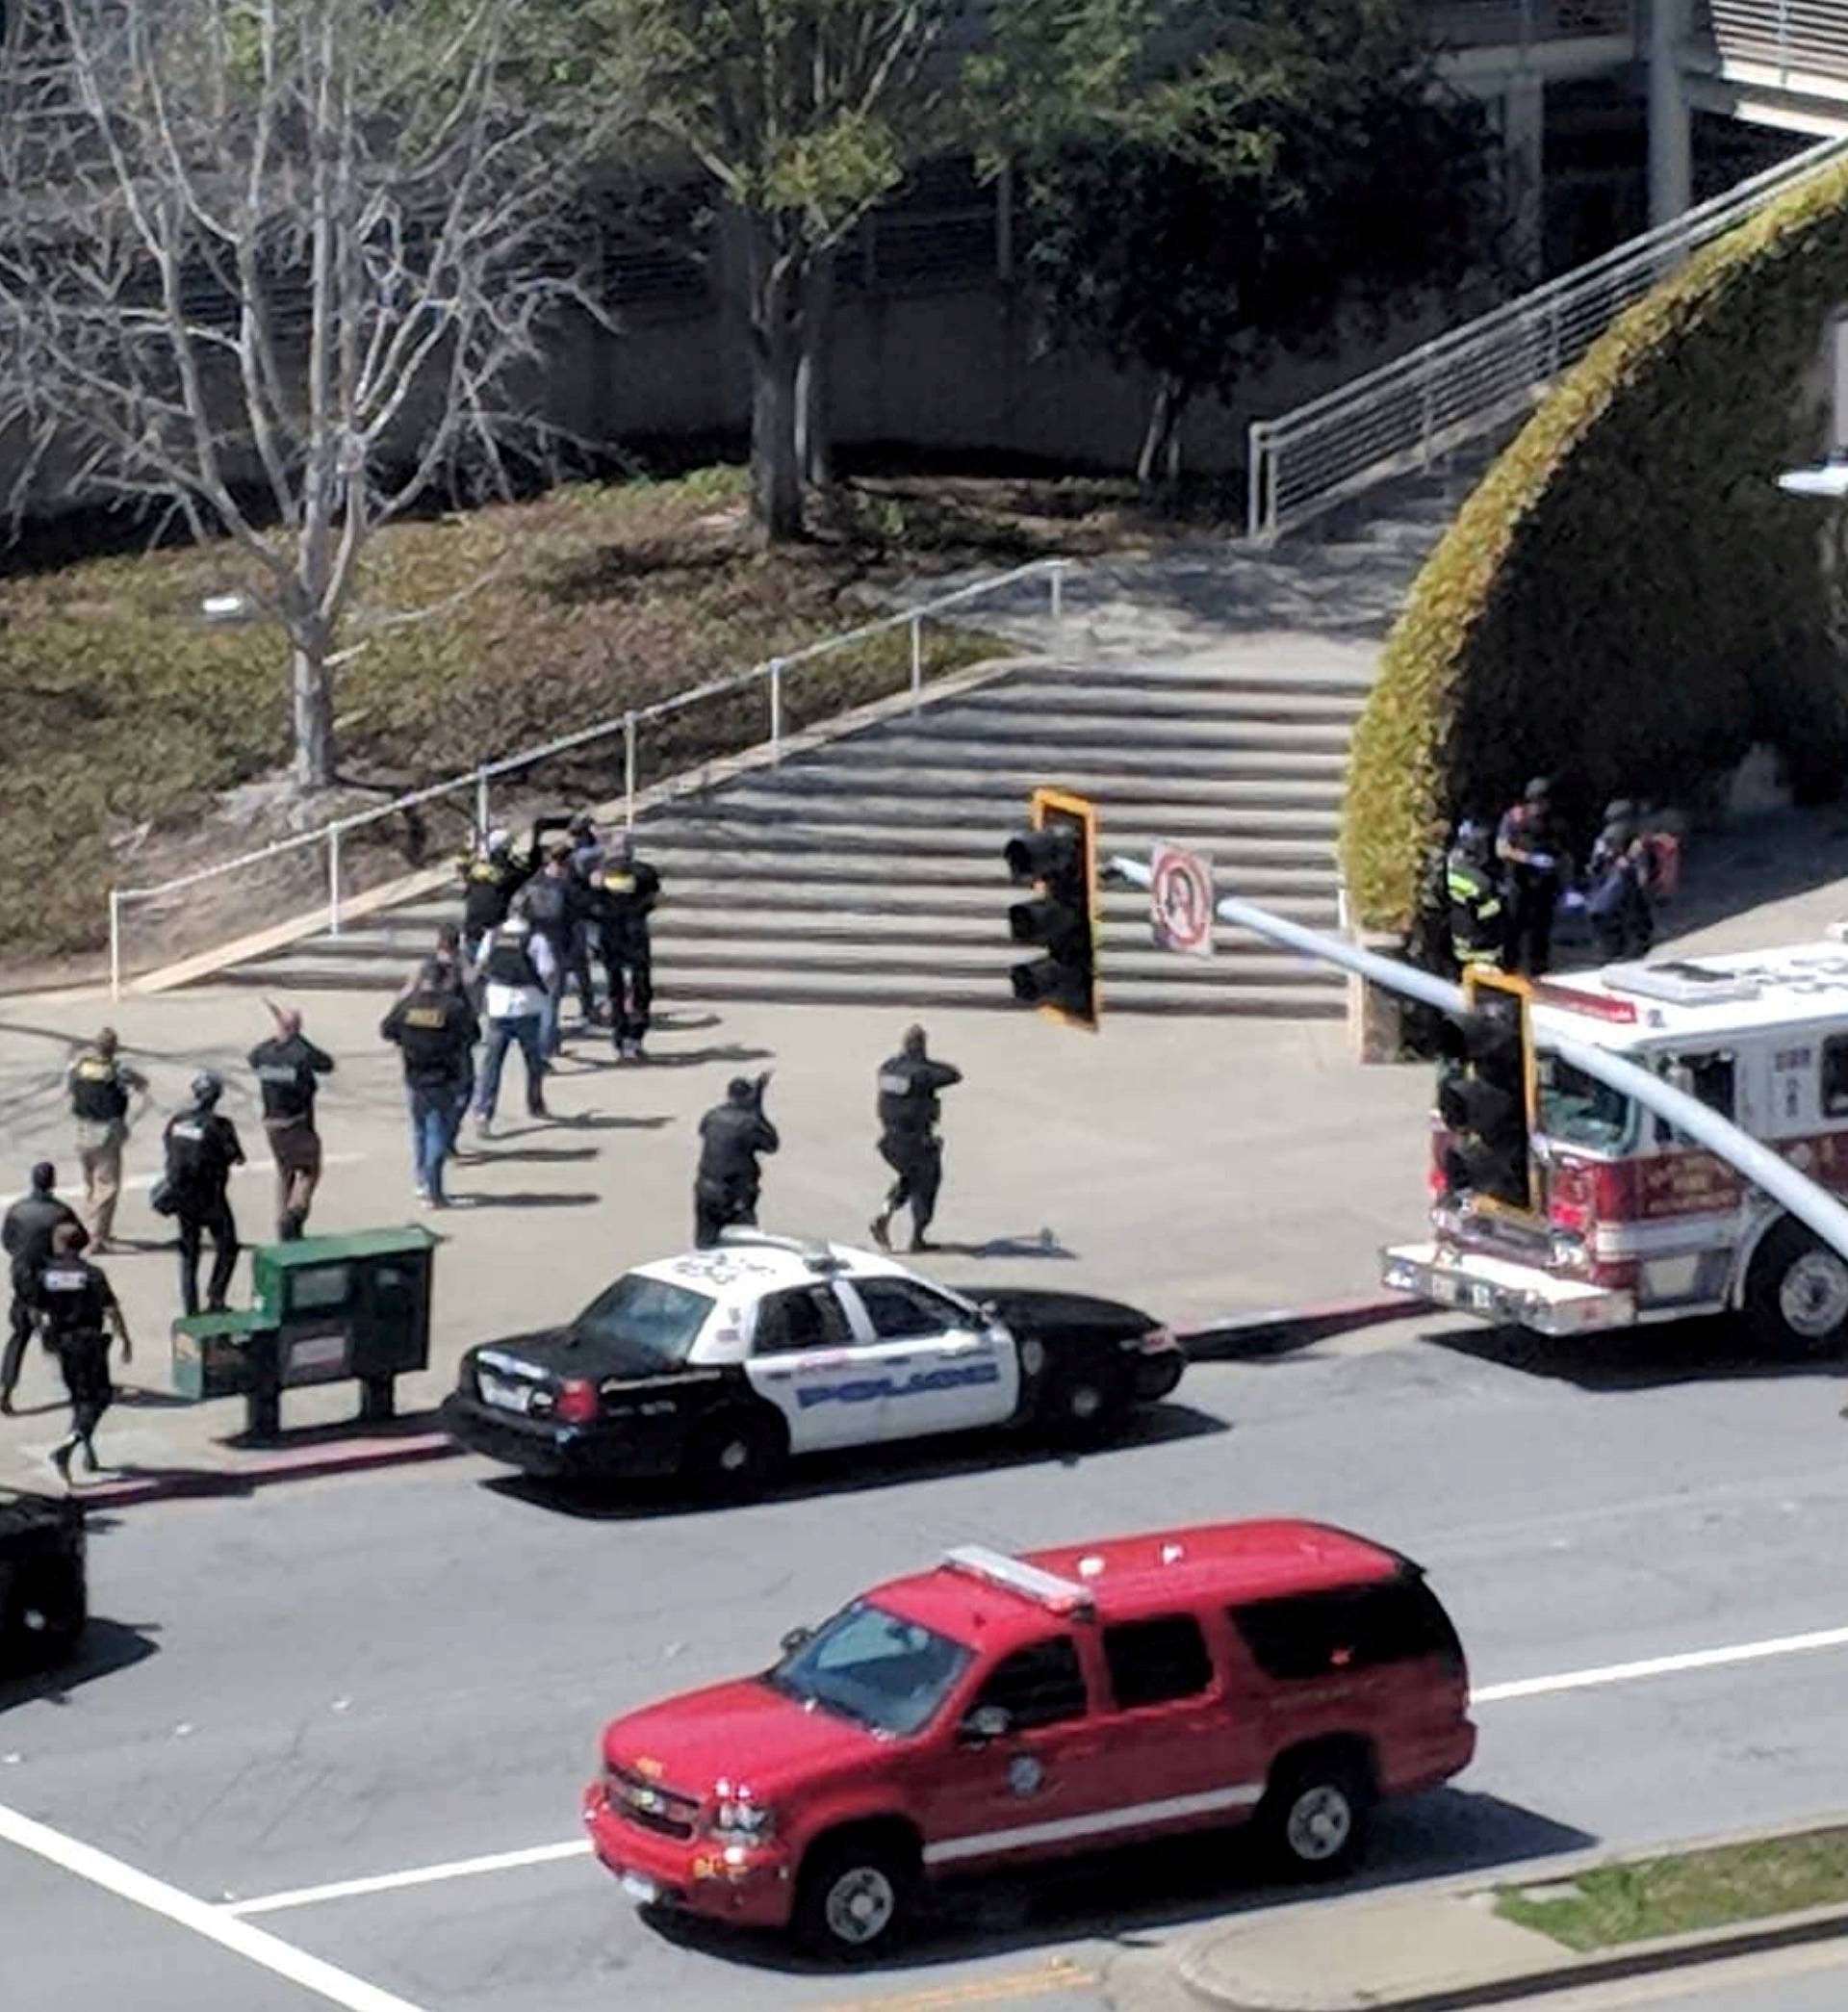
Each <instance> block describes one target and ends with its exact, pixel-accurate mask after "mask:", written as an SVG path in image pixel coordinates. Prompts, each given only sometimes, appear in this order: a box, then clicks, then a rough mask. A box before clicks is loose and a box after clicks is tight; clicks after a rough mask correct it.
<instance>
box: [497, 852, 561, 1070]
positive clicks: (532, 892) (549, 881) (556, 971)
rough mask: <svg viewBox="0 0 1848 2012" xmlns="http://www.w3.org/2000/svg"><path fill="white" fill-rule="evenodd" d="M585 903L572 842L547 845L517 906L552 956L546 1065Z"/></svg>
mask: <svg viewBox="0 0 1848 2012" xmlns="http://www.w3.org/2000/svg"><path fill="white" fill-rule="evenodd" d="M584 899H585V897H584V890H583V887H582V885H581V884H580V883H579V881H578V877H577V876H576V875H575V874H574V873H573V872H572V870H571V840H570V839H569V838H552V839H550V840H548V842H547V845H546V864H544V866H542V867H541V868H540V870H539V872H538V874H537V875H536V876H535V877H534V878H533V879H531V880H529V881H528V882H527V883H526V886H525V887H524V888H523V889H522V890H520V901H519V913H520V914H521V915H523V916H525V917H526V921H527V922H528V923H529V924H530V925H531V928H532V933H533V935H534V936H535V937H537V938H539V939H541V940H542V941H543V942H545V944H546V947H547V952H548V962H549V966H550V969H549V971H548V974H547V976H546V981H545V997H544V999H543V1001H542V1004H541V1009H540V1016H539V1019H540V1026H539V1049H540V1053H541V1054H542V1055H543V1056H544V1058H545V1059H546V1060H547V1061H548V1062H550V1061H551V1060H552V1057H553V1056H554V1055H556V1054H557V1052H558V1047H559V1042H560V1038H561V1029H560V1026H559V1017H560V1010H561V1008H562V1007H563V1004H564V997H565V977H566V974H567V972H568V971H569V970H570V969H571V961H572V959H573V957H574V956H575V955H576V954H577V949H578V942H579V940H580V938H581V936H582V933H583V924H584ZM484 954H486V953H484Z"/></svg>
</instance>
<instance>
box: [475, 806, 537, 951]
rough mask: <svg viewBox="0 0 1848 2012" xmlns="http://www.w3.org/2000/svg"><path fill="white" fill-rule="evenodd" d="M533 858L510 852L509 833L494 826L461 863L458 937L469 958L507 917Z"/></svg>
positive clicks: (530, 871) (511, 839) (511, 844)
mask: <svg viewBox="0 0 1848 2012" xmlns="http://www.w3.org/2000/svg"><path fill="white" fill-rule="evenodd" d="M534 864H535V862H533V861H532V860H529V859H528V860H521V859H517V858H516V857H515V856H514V850H513V834H512V833H511V832H508V831H505V830H503V829H501V827H499V826H497V827H496V828H495V829H494V830H493V831H491V832H490V833H489V834H488V836H487V841H486V843H485V844H484V845H483V846H482V849H481V850H480V852H478V853H477V854H476V855H475V857H474V858H473V859H469V860H465V861H464V862H463V864H462V939H463V942H464V944H465V946H466V948H467V953H468V957H469V959H470V961H471V962H472V961H473V960H474V958H475V952H476V951H477V950H478V949H479V948H480V946H481V939H482V938H483V937H484V936H486V935H487V933H488V931H489V930H490V929H493V928H496V927H497V926H498V925H499V924H501V923H502V922H504V921H505V920H506V919H507V911H508V909H510V908H511V907H512V906H513V897H514V895H515V894H517V893H518V892H519V891H520V890H521V889H522V888H523V887H524V886H525V885H526V882H527V881H528V880H530V879H531V878H532V872H533V867H534Z"/></svg>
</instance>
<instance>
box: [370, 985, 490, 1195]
mask: <svg viewBox="0 0 1848 2012" xmlns="http://www.w3.org/2000/svg"><path fill="white" fill-rule="evenodd" d="M378 1031H379V1035H380V1038H381V1039H383V1040H385V1041H390V1042H395V1043H397V1045H398V1048H399V1049H400V1050H401V1051H402V1053H403V1057H404V1095H405V1100H406V1102H407V1103H408V1104H409V1106H410V1113H411V1163H412V1166H413V1168H414V1169H415V1171H416V1176H417V1192H418V1194H419V1195H420V1196H422V1197H423V1199H424V1205H425V1207H428V1208H448V1207H449V1197H448V1196H447V1195H446V1194H445V1193H444V1191H443V1168H444V1163H445V1162H446V1161H447V1160H448V1159H449V1154H450V1153H451V1152H452V1151H453V1150H454V1148H455V1129H456V1126H457V1125H458V1124H459V1123H460V1122H462V1111H463V1108H464V1102H465V1099H466V1098H467V1096H468V1094H469V1085H470V1083H471V1082H472V1081H473V1080H474V1077H475V1042H476V1041H477V1040H478V1039H479V1038H480V1033H481V1029H480V1025H479V1023H478V1022H477V1021H476V1019H475V1008H474V1007H473V1006H471V1005H470V1004H469V1000H468V996H467V994H466V993H464V992H463V991H462V988H461V986H460V985H459V984H458V983H457V982H456V980H455V975H454V972H453V969H452V967H445V966H443V965H440V964H438V963H436V962H435V960H434V959H433V960H432V961H431V962H430V963H429V964H427V965H425V966H424V976H423V979H422V981H421V982H420V983H419V984H418V985H417V986H416V987H415V988H414V989H413V990H412V991H410V992H407V993H404V994H402V996H401V997H399V998H398V1001H397V1003H396V1004H395V1005H394V1006H393V1007H392V1010H391V1011H390V1012H389V1013H388V1014H387V1015H386V1016H385V1019H384V1020H383V1022H382V1023H381V1025H380V1027H379V1030H378Z"/></svg>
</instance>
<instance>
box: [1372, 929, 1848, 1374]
mask: <svg viewBox="0 0 1848 2012" xmlns="http://www.w3.org/2000/svg"><path fill="white" fill-rule="evenodd" d="M1511 990H1512V991H1514V992H1515V993H1517V995H1518V996H1519V997H1520V999H1521V1002H1522V1003H1521V1007H1520V1020H1521V1023H1522V1024H1521V1028H1520V1056H1519V1066H1520V1071H1521V1076H1522V1078H1523V1080H1524V1086H1525V1096H1524V1097H1520V1098H1517V1099H1516V1101H1517V1103H1518V1104H1520V1105H1521V1106H1523V1108H1521V1109H1520V1110H1519V1112H1518V1116H1517V1118H1516V1120H1515V1121H1514V1122H1517V1123H1518V1124H1519V1125H1520V1126H1521V1128H1522V1129H1523V1130H1524V1132H1525V1137H1524V1138H1521V1139H1518V1140H1517V1142H1516V1145H1517V1150H1516V1152H1515V1154H1514V1155H1513V1157H1512V1159H1511V1160H1510V1159H1505V1158H1504V1159H1503V1161H1502V1162H1501V1165H1502V1167H1503V1169H1504V1170H1505V1168H1506V1167H1507V1166H1508V1165H1519V1167H1520V1178H1519V1180H1517V1181H1516V1182H1514V1183H1513V1184H1512V1185H1510V1182H1509V1180H1508V1179H1507V1178H1506V1177H1505V1172H1504V1174H1503V1175H1502V1176H1501V1177H1497V1176H1495V1175H1493V1174H1488V1173H1484V1172H1481V1171H1480V1169H1481V1168H1482V1167H1484V1166H1485V1165H1487V1164H1488V1162H1487V1161H1485V1160H1484V1159H1483V1157H1482V1146H1483V1142H1482V1141H1481V1140H1479V1139H1477V1138H1476V1137H1475V1136H1474V1135H1473V1133H1472V1131H1471V1129H1470V1127H1471V1125H1472V1123H1476V1124H1478V1125H1480V1126H1482V1127H1483V1128H1484V1129H1485V1130H1486V1129H1487V1128H1488V1127H1489V1125H1490V1122H1491V1121H1489V1120H1486V1119H1481V1118H1475V1119H1473V1118H1472V1115H1471V1105H1470V1103H1469V1097H1470V1096H1472V1095H1474V1096H1476V1098H1477V1099H1478V1103H1477V1108H1478V1109H1479V1108H1482V1107H1483V1105H1484V1100H1486V1104H1487V1105H1488V1106H1490V1107H1493V1106H1495V1105H1496V1104H1497V1103H1498V1100H1499V1102H1500V1104H1501V1107H1502V1110H1503V1113H1504V1114H1505V1107H1506V1105H1507V1103H1508V1101H1509V1099H1508V1098H1507V1097H1506V1096H1502V1095H1501V1094H1500V1093H1499V1092H1498V1091H1497V1090H1496V1089H1494V1088H1492V1087H1491V1088H1484V1087H1482V1086H1481V1085H1479V1084H1472V1082H1471V1080H1470V1079H1471V1078H1472V1077H1473V1076H1479V1075H1482V1074H1484V1073H1485V1069H1484V1066H1483V1065H1481V1064H1480V1063H1478V1062H1476V1061H1473V1060H1471V1059H1470V1058H1467V1057H1459V1059H1457V1060H1456V1061H1455V1062H1454V1063H1453V1064H1452V1065H1451V1066H1450V1086H1451V1087H1450V1088H1449V1089H1446V1090H1441V1091H1440V1098H1439V1103H1440V1111H1439V1114H1438V1115H1437V1116H1434V1118H1433V1122H1432V1140H1433V1145H1432V1171H1431V1176H1430V1183H1431V1214H1430V1222H1431V1240H1430V1241H1429V1242H1427V1243H1423V1244H1415V1245H1402V1246H1398V1247H1395V1248H1393V1249H1390V1250H1388V1251H1385V1252H1384V1253H1383V1262H1384V1272H1383V1276H1384V1278H1385V1281H1386V1283H1387V1284H1388V1285H1389V1286H1392V1287H1395V1288H1397V1289H1399V1290H1400V1291H1403V1292H1407V1293H1412V1294H1416V1295H1418V1296H1419V1297H1421V1298H1423V1299H1425V1300H1429V1301H1432V1302H1434V1303H1436V1304H1438V1305H1441V1306H1446V1307H1453V1308H1455V1309H1457V1310H1458V1311H1461V1312H1465V1313H1472V1314H1476V1315H1479V1316H1481V1317H1482V1318H1484V1319H1486V1320H1491V1321H1495V1322H1497V1323H1501V1324H1509V1323H1512V1324H1515V1325H1518V1326H1521V1327H1524V1328H1532V1329H1534V1330H1535V1331H1536V1332H1538V1333H1542V1334H1550V1335H1561V1334H1578V1333H1584V1332H1588V1331H1596V1330H1600V1329H1607V1328H1627V1327H1630V1326H1633V1325H1635V1324H1637V1323H1640V1322H1644V1321H1663V1320H1680V1319H1683V1318H1685V1317H1687V1316H1689V1315H1694V1314H1707V1313H1717V1312H1721V1311H1726V1310H1732V1309H1737V1310H1739V1311H1740V1312H1742V1313H1743V1315H1744V1316H1745V1318H1746V1320H1747V1322H1748V1323H1749V1325H1750V1327H1751V1329H1752V1331H1753V1334H1754V1336H1755V1339H1756V1340H1757V1341H1758V1342H1759V1343H1760V1344H1762V1345H1763V1346H1765V1347H1767V1348H1772V1349H1777V1350H1781V1351H1784V1352H1785V1353H1818V1352H1821V1351H1823V1350H1827V1349H1830V1348H1832V1347H1835V1346H1836V1345H1838V1344H1839V1343H1841V1341H1842V1340H1843V1338H1844V1334H1845V1333H1848V1261H1844V1260H1843V1259H1842V1258H1841V1257H1839V1256H1837V1255H1836V1254H1835V1251H1832V1250H1830V1249H1829V1248H1828V1247H1827V1246H1826V1245H1825V1244H1823V1243H1822V1242H1821V1241H1820V1240H1819V1239H1818V1238H1817V1237H1816V1236H1815V1235H1814V1234H1813V1233H1812V1232H1811V1231H1810V1230H1809V1228H1807V1227H1806V1226H1805V1225H1803V1224H1801V1223H1799V1222H1797V1221H1795V1220H1794V1219H1793V1218H1792V1217H1791V1216H1789V1215H1788V1214H1786V1213H1785V1212H1784V1210H1783V1209H1782V1208H1780V1207H1779V1206H1778V1205H1777V1204H1776V1203H1775V1202H1773V1201H1771V1200H1770V1199H1768V1198H1766V1197H1765V1196H1764V1195H1762V1194H1761V1193H1760V1192H1759V1191H1758V1190H1757V1189H1756V1188H1754V1187H1753V1186H1751V1184H1750V1183H1748V1182H1746V1181H1744V1180H1743V1179H1741V1177H1740V1176H1739V1175H1738V1174H1736V1173H1734V1171H1733V1170H1732V1168H1731V1167H1730V1166H1728V1165H1727V1163H1726V1162H1725V1161H1723V1160H1721V1159H1719V1158H1717V1157H1715V1156H1714V1155H1713V1154H1712V1153H1710V1152H1707V1151H1705V1150H1703V1149H1701V1148H1698V1147H1696V1146H1695V1145H1694V1144H1693V1142H1691V1141H1690V1140H1688V1139H1687V1138H1685V1137H1684V1136H1683V1135H1682V1134H1681V1133H1679V1132H1677V1131H1675V1130H1674V1129H1673V1127H1671V1126H1670V1125H1669V1124H1668V1123H1667V1122H1666V1121H1664V1120H1662V1119H1660V1118H1657V1117H1655V1116H1654V1115H1653V1114H1651V1113H1649V1112H1647V1111H1644V1110H1641V1109H1639V1108H1638V1107H1637V1106H1636V1104H1635V1103H1634V1102H1632V1100H1631V1099H1630V1098H1629V1097H1627V1096H1623V1095H1621V1094H1620V1093H1619V1092H1617V1091H1614V1090H1612V1089H1610V1088H1608V1087H1607V1086H1606V1085H1604V1084H1603V1083H1600V1082H1597V1081H1595V1080H1593V1079H1592V1078H1591V1077H1590V1076H1588V1075H1586V1074H1584V1073H1583V1072H1582V1071H1580V1070H1578V1069H1575V1068H1573V1067H1572V1066H1571V1065H1570V1064H1569V1063H1568V1062H1566V1061H1565V1060H1563V1059H1562V1058H1561V1057H1560V1056H1559V1055H1558V1054H1557V1053H1555V1052H1552V1051H1551V1050H1550V1046H1549V1039H1550V1037H1552V1038H1553V1039H1554V1040H1557V1039H1558V1038H1559V1037H1562V1036H1569V1037H1571V1039H1572V1040H1576V1041H1578V1042H1579V1043H1581V1044H1588V1045H1597V1046H1600V1047H1603V1048H1605V1049H1609V1050H1613V1051H1615V1052H1617V1053H1620V1054H1622V1055H1624V1056H1625V1057H1626V1058H1627V1059H1628V1060H1630V1061H1631V1062H1634V1063H1636V1064H1638V1065H1639V1066H1640V1067H1642V1068H1645V1069H1647V1070H1651V1071H1652V1072H1654V1073H1655V1074H1658V1075H1660V1076H1662V1077H1664V1078H1666V1079H1667V1080H1668V1081H1670V1082H1672V1083H1674V1084H1675V1085H1676V1086H1677V1087H1678V1088H1680V1089H1682V1090H1684V1091H1686V1092H1688V1093H1689V1094H1690V1095H1692V1096H1695V1097H1697V1098H1698V1099H1699V1100H1700V1101H1701V1102H1703V1103H1705V1104H1707V1105H1708V1106H1710V1107H1711V1108H1712V1109H1714V1110H1715V1111H1718V1112H1720V1113H1721V1114H1722V1115H1724V1116H1725V1117H1727V1118H1730V1119H1731V1120H1732V1122H1733V1123H1734V1124H1736V1125H1738V1126H1739V1127H1740V1128H1741V1129H1742V1130H1744V1131H1746V1132H1748V1133H1750V1134H1751V1135H1752V1136H1753V1137H1754V1138H1756V1139H1758V1140H1760V1141H1762V1142H1763V1143H1764V1144H1765V1145H1767V1146H1770V1147H1771V1148H1773V1149H1774V1150H1776V1151H1778V1152H1781V1153H1783V1154H1784V1156H1785V1157H1786V1158H1787V1159H1788V1160H1789V1161H1790V1163H1791V1165H1792V1166H1794V1167H1796V1168H1798V1169H1799V1170H1801V1171H1802V1172H1803V1173H1805V1174H1809V1176H1810V1178H1811V1179H1813V1180H1815V1181H1816V1182H1818V1183H1819V1184H1820V1185H1822V1186H1823V1187H1825V1188H1829V1189H1832V1190H1834V1191H1835V1192H1836V1193H1837V1194H1842V1193H1848V943H1845V942H1840V941H1835V942H1820V943H1808V944H1802V945H1798V946H1796V947H1794V948H1791V949H1784V950H1769V951H1759V952H1750V953H1740V954H1730V955H1724V956H1707V955H1697V956H1684V957H1674V958H1668V959H1664V960H1662V961H1660V962H1656V963H1650V964H1640V965H1617V966H1612V967H1607V968H1606V969H1604V970H1602V971H1587V972H1573V973H1570V974H1567V975H1561V976H1559V977H1557V978H1549V979H1546V980H1543V981H1540V982H1539V983H1537V984H1534V985H1532V986H1530V987H1523V986H1522V985H1521V983H1520V981H1518V980H1508V979H1503V978H1501V976H1500V974H1491V975H1490V976H1489V977H1488V979H1487V980H1486V981H1485V982H1484V985H1483V987H1482V992H1484V993H1496V994H1499V995H1500V996H1501V1001H1502V1002H1503V1003H1505V1000H1506V995H1507V993H1509V992H1510V991H1511ZM1478 996H1480V993H1478ZM1488 1003H1489V1004H1491V1005H1493V1004H1495V1003H1496V1000H1495V999H1494V998H1490V999H1489V1001H1488ZM1490 1072H1492V1071H1490ZM1459 1079H1461V1083H1460V1088H1459V1087H1457V1086H1458V1082H1459ZM1502 1087H1503V1089H1505V1087H1506V1084H1505V1079H1504V1082H1503V1086H1502ZM1473 1153H1474V1154H1476V1159H1475V1160H1474V1162H1473V1160H1472V1154H1473ZM1473 1166H1474V1168H1475V1169H1476V1170H1477V1171H1476V1172H1474V1173H1473V1171H1472V1170H1473ZM1492 1190H1493V1192H1492Z"/></svg>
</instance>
